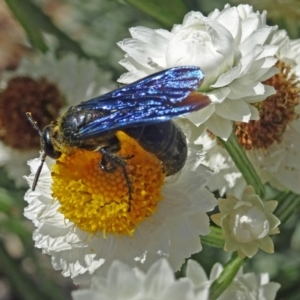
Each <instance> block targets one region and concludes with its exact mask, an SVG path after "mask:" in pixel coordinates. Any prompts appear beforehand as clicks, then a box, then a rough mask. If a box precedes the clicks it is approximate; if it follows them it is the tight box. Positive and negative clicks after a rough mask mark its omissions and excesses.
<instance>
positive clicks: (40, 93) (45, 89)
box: [0, 76, 63, 150]
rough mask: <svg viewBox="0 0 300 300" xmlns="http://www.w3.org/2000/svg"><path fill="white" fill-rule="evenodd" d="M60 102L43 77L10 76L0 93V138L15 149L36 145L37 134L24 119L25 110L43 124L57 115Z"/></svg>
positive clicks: (27, 148) (26, 148)
mask: <svg viewBox="0 0 300 300" xmlns="http://www.w3.org/2000/svg"><path fill="white" fill-rule="evenodd" d="M62 106H63V100H62V96H61V94H60V92H59V90H58V88H57V87H56V86H55V85H54V84H52V83H50V82H48V81H47V80H46V79H44V78H41V79H38V80H35V79H32V78H30V77H25V76H24V77H21V76H19V77H15V78H12V79H11V80H10V81H9V82H8V84H7V87H6V88H5V89H4V90H2V91H1V94H0V139H1V140H2V141H3V142H4V143H5V144H6V145H8V146H10V147H13V148H16V149H20V150H30V149H38V148H39V145H40V140H39V136H38V135H37V133H36V130H35V129H34V128H33V127H32V125H31V124H30V123H29V122H28V121H27V119H26V112H28V111H30V112H31V113H32V115H33V116H34V119H35V121H36V122H37V124H38V125H39V126H40V127H41V128H43V127H45V126H46V125H48V124H49V123H50V122H51V121H53V120H55V119H56V118H57V117H58V112H59V110H60V108H61V107H62Z"/></svg>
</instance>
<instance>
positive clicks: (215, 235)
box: [201, 226, 225, 248]
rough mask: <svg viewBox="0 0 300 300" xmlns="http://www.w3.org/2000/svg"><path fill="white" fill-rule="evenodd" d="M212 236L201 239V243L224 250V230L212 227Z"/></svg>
mask: <svg viewBox="0 0 300 300" xmlns="http://www.w3.org/2000/svg"><path fill="white" fill-rule="evenodd" d="M210 230H211V232H210V234H208V235H205V236H203V237H201V242H202V243H203V244H205V245H208V246H211V247H215V248H223V247H224V242H225V241H224V238H223V236H222V229H221V228H220V227H216V226H210Z"/></svg>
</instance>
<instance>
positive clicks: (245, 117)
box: [216, 101, 251, 122]
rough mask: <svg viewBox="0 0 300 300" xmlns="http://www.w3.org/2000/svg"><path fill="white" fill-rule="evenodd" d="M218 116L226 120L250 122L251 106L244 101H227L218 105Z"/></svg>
mask: <svg viewBox="0 0 300 300" xmlns="http://www.w3.org/2000/svg"><path fill="white" fill-rule="evenodd" d="M216 114H218V115H219V116H221V117H223V118H224V119H228V120H233V121H238V122H248V121H249V120H250V116H251V112H250V109H249V105H248V104H247V103H245V102H242V101H225V102H223V103H219V104H217V105H216Z"/></svg>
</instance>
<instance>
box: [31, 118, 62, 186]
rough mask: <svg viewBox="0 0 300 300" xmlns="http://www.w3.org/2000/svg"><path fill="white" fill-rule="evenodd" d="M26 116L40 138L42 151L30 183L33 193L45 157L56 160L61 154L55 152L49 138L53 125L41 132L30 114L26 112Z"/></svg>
mask: <svg viewBox="0 0 300 300" xmlns="http://www.w3.org/2000/svg"><path fill="white" fill-rule="evenodd" d="M26 116H27V119H28V121H29V122H30V123H31V125H32V127H33V128H34V129H35V130H36V131H37V132H38V134H39V136H40V140H41V148H42V151H43V155H42V158H41V164H40V166H39V168H38V169H37V171H36V173H35V177H34V180H33V183H32V187H31V189H32V190H33V191H34V190H35V188H36V185H37V182H38V180H39V177H40V174H41V171H42V168H43V165H44V162H45V159H46V156H49V157H51V158H54V159H56V158H59V157H60V155H61V152H59V151H56V150H55V149H54V146H53V140H52V138H51V133H52V130H53V127H54V125H53V124H50V125H48V126H46V127H45V128H44V130H43V131H41V130H40V128H39V127H38V126H37V124H36V122H35V121H34V119H33V118H32V116H31V113H29V112H27V113H26Z"/></svg>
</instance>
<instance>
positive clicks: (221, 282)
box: [209, 253, 244, 300]
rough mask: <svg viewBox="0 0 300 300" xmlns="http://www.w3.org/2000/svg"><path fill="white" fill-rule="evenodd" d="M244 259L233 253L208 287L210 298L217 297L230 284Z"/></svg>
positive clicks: (213, 299) (211, 299)
mask: <svg viewBox="0 0 300 300" xmlns="http://www.w3.org/2000/svg"><path fill="white" fill-rule="evenodd" d="M243 262H244V259H243V258H240V257H238V256H237V254H236V253H234V254H233V255H232V257H231V259H230V260H229V261H228V262H227V264H226V265H225V266H224V269H223V271H222V273H221V274H220V276H219V277H218V278H217V279H216V280H215V281H214V282H213V283H212V285H211V287H210V297H209V299H210V300H215V299H217V298H218V297H219V296H220V295H221V294H222V293H223V292H224V291H225V290H226V288H227V287H228V286H229V285H230V283H231V282H232V280H233V279H234V277H235V276H236V274H237V272H238V271H239V269H240V267H241V266H242V265H243Z"/></svg>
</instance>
